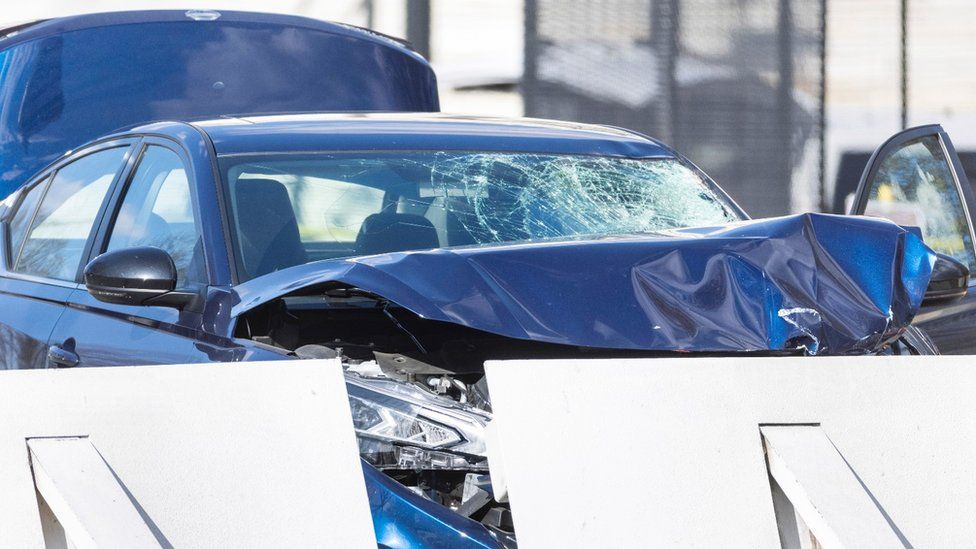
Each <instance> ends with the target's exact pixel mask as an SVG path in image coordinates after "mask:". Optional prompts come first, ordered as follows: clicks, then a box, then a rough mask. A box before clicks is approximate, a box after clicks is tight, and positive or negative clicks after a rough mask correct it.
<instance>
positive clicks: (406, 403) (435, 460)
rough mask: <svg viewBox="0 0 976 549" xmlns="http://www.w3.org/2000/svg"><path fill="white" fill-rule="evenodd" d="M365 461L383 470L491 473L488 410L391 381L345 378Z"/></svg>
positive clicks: (354, 377) (357, 435)
mask: <svg viewBox="0 0 976 549" xmlns="http://www.w3.org/2000/svg"><path fill="white" fill-rule="evenodd" d="M346 389H347V391H348V393H349V407H350V408H351V410H352V422H353V427H355V429H356V438H357V439H358V441H359V452H360V454H361V455H362V457H363V459H365V460H366V461H368V462H369V463H370V464H372V465H373V466H375V467H377V468H379V469H412V470H429V469H456V470H466V471H471V470H487V469H488V460H487V457H486V451H485V443H484V429H485V426H486V425H487V423H488V420H489V419H490V416H489V415H488V414H487V413H486V412H482V411H480V410H478V409H476V408H472V407H470V406H465V405H463V404H460V403H458V402H455V401H454V400H451V399H449V398H445V397H441V396H438V395H435V394H432V393H430V392H429V391H426V390H425V389H422V388H420V387H417V386H415V385H413V384H410V383H405V382H401V381H396V380H392V379H381V378H364V377H360V376H356V375H347V376H346Z"/></svg>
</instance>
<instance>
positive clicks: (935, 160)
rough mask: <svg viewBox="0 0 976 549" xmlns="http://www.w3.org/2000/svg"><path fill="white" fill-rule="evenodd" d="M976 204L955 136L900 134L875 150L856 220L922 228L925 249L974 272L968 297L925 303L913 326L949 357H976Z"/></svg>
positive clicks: (919, 131) (921, 131)
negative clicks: (881, 219) (865, 218)
mask: <svg viewBox="0 0 976 549" xmlns="http://www.w3.org/2000/svg"><path fill="white" fill-rule="evenodd" d="M974 212H976V200H974V197H973V190H972V187H971V186H970V184H969V181H968V180H967V178H966V174H965V172H964V171H963V169H962V165H961V163H960V162H959V157H958V155H957V154H956V151H955V149H954V148H953V146H952V141H950V139H949V136H948V135H947V134H946V133H945V131H944V130H943V129H942V127H941V126H939V125H930V126H922V127H918V128H911V129H908V130H905V131H903V132H901V133H898V134H896V135H895V136H893V137H892V138H891V139H889V140H888V141H887V142H885V143H884V144H883V145H881V147H879V148H878V150H877V151H875V153H874V155H873V156H872V157H871V160H870V161H869V162H868V165H867V167H866V168H865V170H864V174H863V175H862V176H861V182H860V185H859V186H858V192H857V195H856V197H855V201H854V205H853V208H852V211H851V213H852V214H855V215H869V216H875V217H884V218H887V219H890V220H891V221H894V222H895V223H898V224H899V225H903V226H911V227H918V228H919V229H920V230H921V233H922V238H923V239H924V240H925V243H926V244H927V245H928V246H929V247H930V248H932V249H934V250H935V251H937V252H940V253H943V254H946V255H949V256H951V257H953V258H955V259H956V260H957V261H959V262H960V263H962V264H964V265H966V266H967V267H968V268H969V272H970V279H969V289H968V292H967V294H966V295H965V296H964V297H962V298H958V299H954V300H945V301H941V302H935V303H928V302H926V303H925V304H923V307H922V309H921V311H920V312H919V314H918V315H917V316H916V319H915V322H914V324H915V325H916V326H918V327H920V328H922V329H923V330H924V331H925V333H926V334H928V336H929V337H930V338H932V340H933V341H934V342H935V343H936V345H937V346H938V347H939V350H940V351H941V352H942V353H945V354H972V353H976V250H974V245H973V244H974V241H976V234H974V232H973V223H972V220H973V218H974V217H976V216H974Z"/></svg>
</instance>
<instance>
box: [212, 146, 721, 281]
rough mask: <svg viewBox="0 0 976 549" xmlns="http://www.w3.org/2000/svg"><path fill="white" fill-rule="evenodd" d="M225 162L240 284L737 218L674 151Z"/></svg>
mask: <svg viewBox="0 0 976 549" xmlns="http://www.w3.org/2000/svg"><path fill="white" fill-rule="evenodd" d="M221 164H222V166H221V167H222V171H223V173H224V178H225V183H226V185H225V187H226V188H225V192H226V194H227V197H228V201H229V203H230V204H231V207H232V211H233V216H232V217H233V223H232V227H233V232H234V237H235V241H236V243H235V246H236V248H237V258H236V259H237V262H238V274H239V277H240V278H241V280H246V279H249V278H253V277H256V276H260V275H263V274H266V273H269V272H272V271H275V270H278V269H283V268H286V267H290V266H293V265H298V264H301V263H307V262H310V261H317V260H321V259H330V258H338V257H349V256H357V255H371V254H379V253H388V252H396V251H406V250H416V249H429V248H441V247H452V246H469V245H485V244H495V243H504V242H523V241H533V240H543V239H553V238H566V237H576V236H604V235H613V234H627V233H639V232H648V231H658V230H664V229H674V228H680V227H690V226H698V225H715V224H722V223H727V222H730V221H735V220H737V219H739V217H738V215H737V214H736V213H735V211H734V210H733V209H732V208H731V207H730V206H729V205H728V204H727V203H726V202H725V201H724V199H723V198H722V197H721V196H720V195H719V194H718V193H716V192H715V191H714V190H713V189H712V188H711V187H710V186H709V185H708V184H707V183H706V182H705V181H703V180H702V178H701V177H699V176H698V174H697V173H696V172H695V171H693V170H692V169H690V168H688V167H687V166H685V165H684V164H683V163H681V162H680V161H679V160H676V159H673V158H658V159H646V160H633V159H623V158H610V157H599V156H582V155H580V156H573V155H546V154H519V153H495V152H410V153H397V154H395V155H393V154H357V155H353V154H342V155H310V156H306V157H298V156H295V155H276V156H232V157H224V158H222V160H221Z"/></svg>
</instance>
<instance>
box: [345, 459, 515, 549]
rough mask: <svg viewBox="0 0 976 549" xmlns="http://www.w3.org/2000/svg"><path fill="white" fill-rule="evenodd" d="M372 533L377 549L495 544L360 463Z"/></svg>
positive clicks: (466, 523) (474, 528)
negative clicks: (364, 479)
mask: <svg viewBox="0 0 976 549" xmlns="http://www.w3.org/2000/svg"><path fill="white" fill-rule="evenodd" d="M363 475H364V476H365V477H366V492H367V495H368V496H369V507H370V510H371V512H372V514H373V530H374V531H375V533H376V542H377V543H378V544H379V546H380V547H383V548H389V549H408V548H412V547H423V548H425V549H441V548H443V549H450V548H453V547H469V548H472V549H474V548H478V547H486V548H489V547H490V548H494V547H498V545H499V544H498V542H497V541H496V540H495V538H494V537H493V536H492V535H491V534H490V533H488V530H486V529H485V527H484V526H481V525H480V524H479V523H476V522H474V521H473V520H471V519H468V518H465V517H462V516H461V515H457V514H454V513H445V512H444V508H443V507H442V506H440V505H438V504H437V503H434V502H433V501H430V500H426V499H424V498H421V497H417V495H416V494H414V493H413V492H411V491H410V490H408V489H407V488H406V487H405V486H403V485H402V484H400V483H398V482H397V481H395V480H393V479H392V478H390V477H388V476H386V475H385V474H384V473H381V472H380V471H379V470H377V469H376V468H375V467H373V466H371V465H369V464H367V463H366V462H363Z"/></svg>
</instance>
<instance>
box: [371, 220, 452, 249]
mask: <svg viewBox="0 0 976 549" xmlns="http://www.w3.org/2000/svg"><path fill="white" fill-rule="evenodd" d="M438 246H440V242H439V241H438V239H437V229H435V228H434V225H433V224H432V223H431V222H430V220H429V219H427V218H426V217H424V216H422V215H413V214H403V213H377V214H373V215H371V216H369V217H367V218H366V219H365V220H364V221H363V225H362V227H360V228H359V236H357V237H356V252H357V253H358V254H360V255H373V254H385V253H389V252H402V251H406V250H424V249H428V248H437V247H438Z"/></svg>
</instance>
